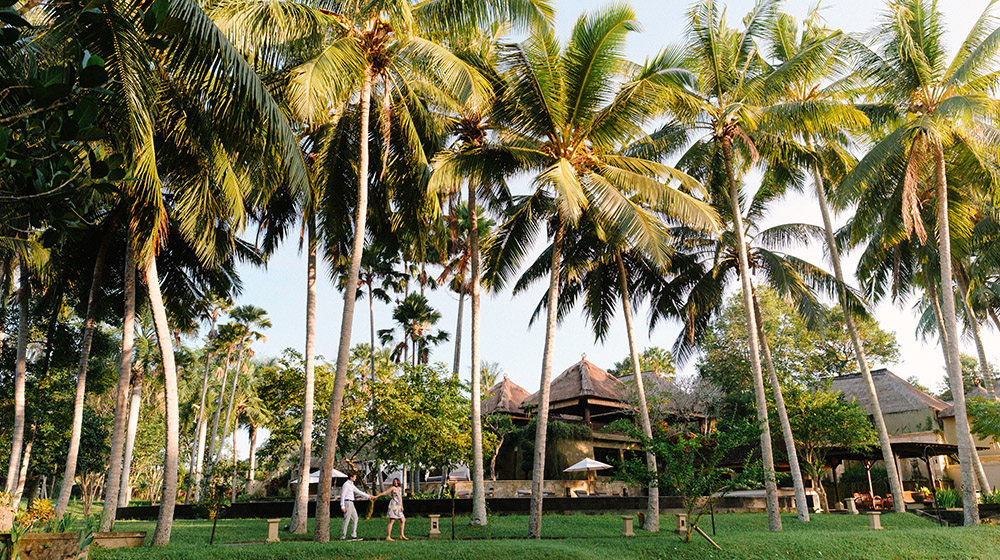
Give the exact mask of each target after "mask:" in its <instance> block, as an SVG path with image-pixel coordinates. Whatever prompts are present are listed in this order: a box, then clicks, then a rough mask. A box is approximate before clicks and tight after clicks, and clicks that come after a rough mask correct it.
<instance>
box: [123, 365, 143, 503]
mask: <svg viewBox="0 0 1000 560" xmlns="http://www.w3.org/2000/svg"><path fill="white" fill-rule="evenodd" d="M145 373H146V372H145V368H137V369H136V370H135V377H134V379H132V394H131V395H130V397H129V406H128V426H127V428H126V430H125V456H124V458H123V459H122V480H121V490H119V491H118V507H125V506H127V505H128V503H129V501H130V500H131V499H132V484H131V476H132V455H133V453H134V452H135V434H136V430H137V429H138V427H139V412H140V409H141V408H142V378H143V376H144V375H145Z"/></svg>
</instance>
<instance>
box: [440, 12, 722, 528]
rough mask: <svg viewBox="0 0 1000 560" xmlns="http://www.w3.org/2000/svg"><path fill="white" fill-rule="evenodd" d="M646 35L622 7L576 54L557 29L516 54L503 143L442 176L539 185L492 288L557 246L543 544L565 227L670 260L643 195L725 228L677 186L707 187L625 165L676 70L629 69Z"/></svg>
mask: <svg viewBox="0 0 1000 560" xmlns="http://www.w3.org/2000/svg"><path fill="white" fill-rule="evenodd" d="M637 29H638V23H637V22H636V21H635V14H634V13H633V11H632V10H631V8H629V7H627V6H623V5H615V6H611V7H608V8H605V9H603V10H600V11H597V12H594V13H591V14H587V15H584V16H581V17H580V19H579V20H577V23H576V25H575V27H574V29H573V32H572V35H571V38H570V41H569V43H568V44H567V45H566V46H565V47H560V45H559V43H558V41H557V40H556V38H555V35H554V34H553V32H552V30H551V29H549V30H544V31H536V32H535V33H533V34H532V35H531V36H530V37H529V38H528V39H527V40H526V41H524V42H522V43H519V44H516V45H512V46H510V47H509V48H508V49H505V51H504V52H503V53H502V56H501V62H502V65H501V69H502V72H503V74H504V75H505V80H506V82H507V83H508V84H509V89H508V90H507V91H506V92H505V99H504V100H501V102H500V105H499V107H498V108H497V109H494V111H493V116H494V119H495V125H494V126H495V127H496V129H497V133H496V134H495V138H488V139H486V140H485V141H484V142H483V143H482V144H481V145H480V146H476V147H472V148H469V149H466V150H463V151H461V152H458V153H451V154H445V157H443V158H442V160H441V161H440V164H439V166H438V167H437V169H436V173H435V177H438V179H437V180H438V181H441V182H442V184H450V185H455V186H458V185H460V184H461V182H462V181H463V180H468V181H469V182H470V183H472V184H490V183H491V182H493V181H497V180H498V178H500V179H502V178H503V177H506V176H509V175H512V174H515V173H520V172H527V173H530V174H532V175H533V180H532V188H533V192H532V193H531V194H529V195H526V196H522V197H519V198H517V199H516V201H515V204H513V205H512V207H511V208H510V209H509V210H508V212H509V214H508V215H509V217H508V218H507V220H506V222H505V223H504V224H503V225H501V227H500V229H499V231H498V234H497V239H496V241H495V242H494V244H493V245H492V246H491V247H490V250H489V252H488V256H487V263H488V264H487V269H488V271H489V272H488V274H487V280H488V281H489V282H490V283H491V284H492V285H493V286H500V285H502V284H503V283H504V282H505V280H506V279H507V277H508V276H509V275H510V274H511V273H512V272H513V271H514V270H515V269H516V268H517V267H518V264H519V262H520V261H521V259H522V258H523V256H524V254H525V252H526V251H527V248H528V246H529V244H530V243H531V241H532V238H533V237H534V236H535V234H536V233H537V232H538V229H539V227H540V226H546V227H547V229H548V231H549V233H550V234H551V236H552V252H551V265H550V270H551V274H550V280H549V294H548V302H547V304H546V305H547V309H548V311H547V314H546V338H545V350H544V352H543V361H542V372H541V380H540V392H539V395H540V400H539V405H540V406H539V411H538V415H537V425H538V428H537V432H536V436H535V451H534V469H533V475H532V496H531V502H532V503H531V515H530V522H529V535H530V536H531V537H534V538H538V537H540V536H541V506H542V502H541V500H542V483H543V478H544V467H545V443H546V442H545V433H546V424H547V420H548V407H549V399H548V396H549V381H550V380H551V376H552V352H553V347H554V339H555V328H556V312H557V308H558V297H559V275H560V271H561V262H562V250H563V238H564V234H565V231H566V228H567V227H572V226H573V225H574V224H576V223H577V222H578V220H579V219H580V217H581V216H582V215H583V213H584V212H585V211H589V212H591V213H592V215H593V219H594V220H595V221H597V222H598V223H600V224H602V225H605V224H606V225H612V224H613V225H614V227H615V228H617V229H620V230H621V231H622V232H623V235H626V236H627V238H628V239H630V241H631V242H632V243H633V245H634V246H636V247H641V248H642V249H643V250H646V251H648V252H649V253H650V254H653V255H657V256H658V258H664V257H665V255H666V253H667V248H666V247H665V246H664V245H663V244H662V238H661V237H660V236H658V235H657V234H656V233H657V231H658V230H661V229H662V227H663V226H662V224H661V223H660V221H659V219H658V217H657V216H656V215H655V214H654V213H653V212H651V211H650V210H648V209H647V208H646V207H644V206H643V205H640V204H637V203H636V202H634V201H633V199H632V196H638V197H639V198H640V199H642V200H644V201H645V202H646V203H647V204H650V205H653V206H656V207H659V208H664V209H667V210H668V211H669V212H670V213H671V215H673V216H675V217H677V218H678V219H681V220H684V221H686V222H689V223H693V224H698V225H703V226H704V227H706V228H712V227H715V219H714V216H713V213H712V212H711V210H710V209H709V208H708V207H707V205H705V204H704V203H701V202H699V201H697V200H696V199H694V198H692V197H690V196H689V195H687V194H685V193H683V192H682V191H680V190H677V189H673V188H669V187H668V183H670V182H671V181H677V182H680V183H682V184H683V185H684V186H685V188H687V189H694V188H697V186H698V185H697V183H696V182H695V181H693V180H691V178H690V177H688V176H686V175H684V174H683V173H679V172H677V171H676V170H674V169H672V168H669V167H667V166H664V165H662V164H659V163H657V162H653V161H649V160H644V159H641V158H636V157H630V156H624V155H620V150H621V148H622V146H624V145H627V144H629V143H631V142H632V141H633V140H634V139H636V138H640V137H643V136H644V135H645V133H644V132H643V130H642V126H643V125H644V124H647V121H648V119H649V118H650V117H651V116H652V113H653V107H654V105H655V104H654V103H653V101H654V100H655V94H656V92H657V91H659V90H658V89H657V88H656V87H655V86H654V85H653V84H652V83H651V79H652V78H653V77H654V76H660V75H661V74H660V71H661V70H662V69H663V68H665V67H669V61H666V60H665V59H662V58H661V59H657V60H656V61H654V62H653V63H651V64H650V65H649V66H647V67H644V68H637V67H635V66H634V65H631V64H629V63H628V62H627V61H626V60H625V59H624V57H623V50H624V41H625V38H626V37H627V35H628V34H629V33H630V32H633V31H636V30H637ZM668 74H669V73H668ZM432 180H433V179H432ZM451 190H457V189H455V188H453V189H451Z"/></svg>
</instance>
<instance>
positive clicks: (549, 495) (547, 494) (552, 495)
mask: <svg viewBox="0 0 1000 560" xmlns="http://www.w3.org/2000/svg"><path fill="white" fill-rule="evenodd" d="M542 497H545V498H555V497H556V493H555V492H553V491H552V490H543V491H542Z"/></svg>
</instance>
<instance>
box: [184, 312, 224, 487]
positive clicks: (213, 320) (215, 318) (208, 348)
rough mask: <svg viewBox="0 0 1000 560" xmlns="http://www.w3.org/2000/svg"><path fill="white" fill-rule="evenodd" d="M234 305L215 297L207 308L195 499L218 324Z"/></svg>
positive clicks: (194, 455) (192, 483) (193, 469)
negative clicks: (207, 325)
mask: <svg viewBox="0 0 1000 560" xmlns="http://www.w3.org/2000/svg"><path fill="white" fill-rule="evenodd" d="M232 307H233V300H232V299H229V298H219V297H213V298H212V302H211V303H210V307H209V308H208V310H207V313H206V318H207V319H208V321H209V324H210V325H211V326H210V327H209V329H208V338H207V341H206V344H205V347H204V348H203V349H202V353H203V354H204V357H205V373H204V375H203V376H202V381H201V399H200V400H199V405H198V412H197V414H196V416H195V434H194V442H193V443H192V449H191V466H190V468H189V469H188V471H189V473H190V474H189V476H188V488H187V495H188V496H187V497H185V501H186V500H187V499H188V497H193V498H194V501H196V502H197V501H200V498H201V477H202V468H203V466H204V459H205V440H206V436H207V435H208V411H207V410H206V409H205V404H206V399H207V397H208V382H209V379H210V377H211V374H212V360H213V358H215V357H216V355H217V349H216V348H215V346H214V344H213V342H214V341H215V337H217V336H218V335H219V331H218V329H217V328H216V325H218V323H219V315H220V314H221V313H225V312H227V311H229V310H230V309H231V308H232Z"/></svg>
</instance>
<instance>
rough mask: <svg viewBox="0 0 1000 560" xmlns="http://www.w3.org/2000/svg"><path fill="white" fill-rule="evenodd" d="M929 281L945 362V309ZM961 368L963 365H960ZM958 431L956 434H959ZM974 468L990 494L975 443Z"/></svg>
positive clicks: (980, 482) (984, 490)
mask: <svg viewBox="0 0 1000 560" xmlns="http://www.w3.org/2000/svg"><path fill="white" fill-rule="evenodd" d="M925 276H926V282H927V294H928V296H930V298H931V301H932V302H933V309H934V315H935V317H937V325H938V332H939V333H941V352H942V353H943V354H944V360H945V363H947V362H948V336H947V335H946V334H945V326H944V311H943V310H942V308H941V300H940V298H939V297H938V291H937V288H936V287H935V285H934V283H933V279H932V278H931V276H930V274H926V275H925ZM959 369H961V366H959ZM962 388H963V390H964V388H965V382H964V381H963V383H962ZM957 435H958V434H957V432H956V436H957ZM972 468H973V470H974V471H975V473H976V479H977V480H978V481H979V485H980V489H981V490H982V491H983V493H985V494H990V493H992V492H993V488H992V487H991V486H990V481H989V479H988V478H986V470H985V469H983V463H982V461H980V460H979V451H978V450H977V449H976V446H975V444H974V443H973V446H972Z"/></svg>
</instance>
